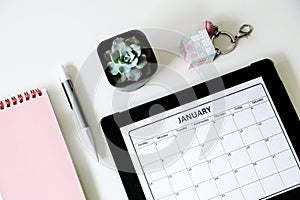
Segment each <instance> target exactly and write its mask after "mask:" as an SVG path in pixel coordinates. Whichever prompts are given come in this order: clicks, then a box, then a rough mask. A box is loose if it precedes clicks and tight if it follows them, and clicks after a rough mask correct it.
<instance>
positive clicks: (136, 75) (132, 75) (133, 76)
mask: <svg viewBox="0 0 300 200" xmlns="http://www.w3.org/2000/svg"><path fill="white" fill-rule="evenodd" d="M126 76H127V78H128V80H134V81H137V80H139V79H140V78H141V76H142V71H141V70H139V69H137V68H134V69H132V70H130V71H129V72H127V73H126Z"/></svg>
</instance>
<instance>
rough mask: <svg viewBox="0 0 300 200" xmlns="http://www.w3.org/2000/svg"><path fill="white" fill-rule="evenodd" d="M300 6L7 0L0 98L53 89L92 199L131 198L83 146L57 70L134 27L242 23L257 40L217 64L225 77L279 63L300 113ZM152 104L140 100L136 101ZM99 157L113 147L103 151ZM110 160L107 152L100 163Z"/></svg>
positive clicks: (0, 34) (292, 1) (0, 20)
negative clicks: (253, 66) (254, 64)
mask: <svg viewBox="0 0 300 200" xmlns="http://www.w3.org/2000/svg"><path fill="white" fill-rule="evenodd" d="M299 8H300V2H299V1H298V0H287V1H279V0H265V1H258V0H255V1H253V0H252V1H250V0H249V1H243V0H241V1H234V0H226V1H224V0H219V1H218V0H212V1H204V0H203V1H200V0H197V1H196V0H190V1H179V0H178V1H174V0H164V1H161V0H152V1H138V0H128V1H120V0H118V1H117V0H110V1H103V0H101V1H83V0H72V1H71V0H66V1H59V0H52V1H40V0H28V1H21V0H19V1H17V0H0V77H1V78H0V85H1V87H0V88H1V89H0V90H1V91H0V99H4V98H6V97H7V96H11V95H15V94H16V93H18V92H21V91H23V90H28V89H31V88H36V87H39V88H43V87H45V88H47V89H48V91H49V95H50V98H51V101H52V103H53V107H54V110H55V112H56V115H57V118H58V120H59V123H60V125H61V129H62V131H63V134H64V137H65V139H66V142H67V145H68V147H69V150H70V153H71V155H72V158H73V160H74V163H75V166H76V168H77V171H78V174H79V177H80V180H81V182H82V185H83V188H84V190H85V192H86V196H87V199H91V200H98V199H118V200H121V199H127V197H126V194H125V191H124V189H123V187H122V183H121V181H120V179H119V177H118V174H117V173H116V171H115V170H113V169H111V168H110V167H107V166H105V165H104V164H103V162H101V164H99V163H97V162H96V160H95V159H93V158H92V157H91V156H90V155H89V154H88V153H87V152H86V151H85V150H84V148H83V146H82V145H81V143H80V140H79V138H78V135H77V133H76V128H75V125H74V121H73V116H72V112H71V110H70V108H69V105H68V103H67V101H66V98H65V96H64V93H63V90H62V88H61V86H60V83H59V81H58V72H57V67H58V66H59V65H61V64H72V65H73V66H75V67H76V69H77V70H78V71H79V70H80V68H81V66H82V65H83V63H84V62H85V61H86V59H87V57H88V56H89V55H90V54H91V52H93V51H94V50H95V49H96V47H97V45H98V44H99V42H100V41H102V40H104V39H106V38H108V37H111V36H113V35H115V34H117V33H121V32H124V31H126V30H130V29H133V28H146V27H151V28H162V29H169V30H174V31H178V32H181V33H190V32H193V31H195V30H197V29H198V28H199V26H200V24H201V22H202V21H203V20H206V19H209V20H211V21H213V22H214V23H215V24H217V25H222V28H224V29H228V30H230V31H232V32H234V31H236V30H237V29H238V28H239V26H240V25H241V24H243V23H250V24H252V25H253V26H254V31H253V33H252V35H251V36H250V37H249V38H248V39H243V41H242V40H241V41H240V43H239V45H238V47H237V49H236V50H235V51H234V52H232V53H231V54H229V55H226V56H223V57H220V58H218V59H217V60H216V61H215V67H216V69H217V71H218V73H219V74H224V73H228V72H230V71H233V70H236V69H238V68H240V67H243V66H246V65H248V64H250V63H251V62H254V61H257V60H259V59H262V58H265V57H269V58H271V59H273V60H274V61H275V63H276V67H277V70H278V71H279V74H280V77H281V79H282V81H283V82H284V85H285V86H286V89H287V91H288V93H289V96H290V98H291V100H292V102H293V104H294V106H295V108H296V110H297V112H298V114H299V112H300V97H299V94H298V91H299V84H300V68H299V67H300V59H299V45H300V38H299V33H300V24H299V22H300V21H299V19H300V12H299ZM174 69H175V70H178V71H180V72H182V73H181V75H182V76H183V77H184V78H186V79H189V77H190V74H193V73H194V71H193V70H189V71H188V70H187V65H186V64H185V63H184V62H182V63H181V64H180V65H178V66H176V67H175V68H174ZM99 70H100V69H99ZM166 75H167V74H166ZM158 77H159V78H163V77H162V76H158ZM207 78H209V77H204V78H203V79H199V80H193V83H197V82H201V81H203V80H205V79H207ZM174 85H176V84H175V83H174ZM101 87H103V88H105V89H104V90H103V91H101V96H102V97H103V99H100V100H99V104H98V105H97V108H99V107H101V105H105V104H107V102H111V98H110V97H111V96H109V95H106V94H108V93H111V91H112V90H113V89H112V88H111V87H110V86H109V85H107V82H105V81H104V83H103V85H102V86H101ZM168 87H169V88H171V89H174V90H175V89H176V90H177V89H180V86H176V87H175V86H174V87H173V86H172V85H168ZM145 88H146V89H144V90H141V91H142V93H141V92H140V94H139V96H143V92H145V94H146V93H147V94H148V95H149V91H148V92H147V87H145ZM150 89H151V87H150V88H149V90H150ZM151 93H153V96H152V97H158V96H160V95H163V93H162V92H160V93H159V92H158V93H155V91H153V90H151ZM96 96H97V95H96ZM98 96H99V95H98ZM145 100H146V99H143V100H138V98H137V100H136V102H138V103H141V102H143V101H145ZM133 104H134V103H133ZM112 111H113V110H112V109H111V107H107V106H105V108H103V109H102V110H101V109H96V112H97V115H98V117H99V118H100V117H101V116H104V115H105V114H108V113H111V112H112ZM97 138H98V139H99V138H100V139H103V137H97ZM97 143H100V144H102V145H104V144H103V142H97ZM100 151H107V149H106V148H105V147H101V148H100ZM109 157H110V155H109V154H106V156H104V157H103V158H101V160H102V161H104V160H106V159H107V160H109ZM0 169H1V168H0Z"/></svg>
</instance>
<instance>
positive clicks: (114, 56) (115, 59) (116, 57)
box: [110, 50, 120, 63]
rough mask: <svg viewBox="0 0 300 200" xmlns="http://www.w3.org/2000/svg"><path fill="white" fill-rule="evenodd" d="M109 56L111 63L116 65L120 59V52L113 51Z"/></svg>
mask: <svg viewBox="0 0 300 200" xmlns="http://www.w3.org/2000/svg"><path fill="white" fill-rule="evenodd" d="M110 56H111V61H113V62H114V63H118V60H119V58H120V52H119V50H115V51H113V52H112V53H111V54H110Z"/></svg>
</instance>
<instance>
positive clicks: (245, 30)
mask: <svg viewBox="0 0 300 200" xmlns="http://www.w3.org/2000/svg"><path fill="white" fill-rule="evenodd" d="M252 31H253V26H251V25H250V24H244V25H242V26H241V27H240V29H239V32H238V34H237V35H236V36H233V34H232V33H230V32H227V31H217V32H215V33H214V34H213V36H212V38H211V40H212V43H213V45H214V46H215V44H214V40H215V38H217V37H219V36H220V35H225V36H227V37H229V39H230V41H231V45H230V46H229V47H228V48H227V50H225V51H221V50H220V49H219V48H216V51H217V53H216V54H217V56H218V55H225V54H228V53H230V52H232V51H233V50H234V49H235V47H236V45H237V43H238V40H239V39H240V38H242V37H246V36H248V35H250V33H251V32H252Z"/></svg>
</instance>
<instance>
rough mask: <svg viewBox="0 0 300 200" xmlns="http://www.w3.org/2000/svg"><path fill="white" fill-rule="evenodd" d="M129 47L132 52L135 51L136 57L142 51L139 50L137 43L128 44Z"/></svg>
mask: <svg viewBox="0 0 300 200" xmlns="http://www.w3.org/2000/svg"><path fill="white" fill-rule="evenodd" d="M130 47H131V48H132V50H133V53H135V54H136V56H137V57H139V56H140V55H141V53H142V51H141V47H140V46H139V45H136V44H132V45H130Z"/></svg>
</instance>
